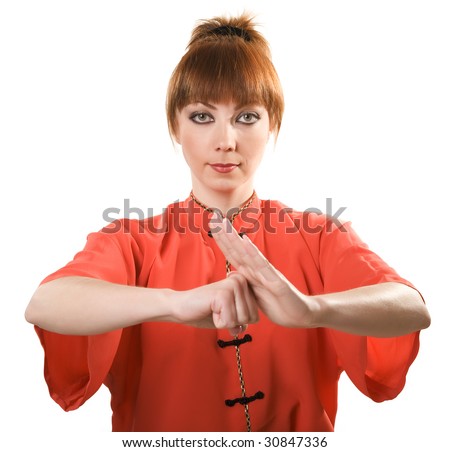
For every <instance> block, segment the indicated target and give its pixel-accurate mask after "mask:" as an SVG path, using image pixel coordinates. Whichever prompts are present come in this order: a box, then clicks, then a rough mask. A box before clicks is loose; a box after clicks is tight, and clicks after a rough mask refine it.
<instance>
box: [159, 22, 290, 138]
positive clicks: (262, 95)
mask: <svg viewBox="0 0 450 452" xmlns="http://www.w3.org/2000/svg"><path fill="white" fill-rule="evenodd" d="M202 101H203V102H210V103H220V102H234V103H236V104H237V105H238V106H244V105H249V104H258V105H263V106H264V107H265V108H266V110H267V111H268V114H269V118H270V126H271V129H272V131H274V132H275V134H278V131H279V129H280V126H281V120H282V117H283V111H284V99H283V91H282V89H281V84H280V80H279V78H278V74H277V72H276V70H275V67H274V66H273V63H272V58H271V54H270V49H269V45H268V43H267V41H266V40H265V38H264V37H263V36H262V35H261V33H259V32H258V31H256V30H255V24H254V22H253V18H251V17H250V16H248V15H247V14H244V15H242V16H239V17H235V18H230V19H226V18H224V17H216V18H213V19H210V20H205V21H201V22H200V23H199V24H198V25H197V26H196V27H195V28H194V30H193V32H192V36H191V40H190V42H189V45H188V47H187V51H186V53H185V54H184V56H183V57H182V59H181V61H180V62H179V63H178V65H177V67H176V68H175V70H174V71H173V73H172V76H171V78H170V81H169V86H168V90H167V99H166V113H167V121H168V125H169V131H170V134H171V135H172V136H174V135H176V131H177V124H176V114H177V111H180V110H181V109H182V108H183V107H185V106H186V105H188V104H190V103H194V102H202Z"/></svg>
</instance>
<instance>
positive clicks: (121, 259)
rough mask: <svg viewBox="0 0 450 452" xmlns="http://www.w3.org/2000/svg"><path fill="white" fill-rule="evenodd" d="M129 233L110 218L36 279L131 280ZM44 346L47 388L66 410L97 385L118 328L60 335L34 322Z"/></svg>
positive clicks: (132, 253)
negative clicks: (63, 260) (54, 268)
mask: <svg viewBox="0 0 450 452" xmlns="http://www.w3.org/2000/svg"><path fill="white" fill-rule="evenodd" d="M134 248H135V247H134V244H133V238H132V234H130V233H129V232H127V231H124V230H123V228H122V227H119V224H118V223H113V224H111V225H110V226H108V227H106V228H104V229H103V230H102V231H100V232H95V233H92V234H90V235H88V238H87V242H86V245H85V247H84V249H83V250H82V251H81V252H79V253H78V254H76V255H75V257H74V259H73V260H72V261H71V262H69V263H68V264H67V265H66V266H64V267H63V268H61V269H59V270H58V271H56V272H55V273H53V274H51V275H49V276H48V277H47V278H45V279H44V280H43V281H42V283H41V284H44V283H47V282H49V281H52V280H55V279H58V278H61V277H65V276H85V277H90V278H96V279H101V280H104V281H108V282H112V283H117V284H126V285H135V281H136V265H135V262H134V261H135V259H136V255H135V249H134ZM35 329H36V332H37V334H38V336H39V339H40V341H41V344H42V347H43V348H44V354H45V357H44V376H45V380H46V382H47V385H48V388H49V392H50V395H51V397H52V398H53V400H55V401H56V402H57V403H58V404H59V405H60V406H61V408H63V409H64V410H65V411H69V410H74V409H77V408H79V407H80V406H81V405H82V404H83V403H84V402H85V401H86V400H88V399H89V398H90V397H91V396H92V395H93V394H95V392H96V391H97V390H98V389H99V388H100V386H101V385H102V383H103V381H104V380H105V378H106V376H107V374H108V372H109V370H110V368H111V365H112V362H113V360H114V357H115V355H116V351H117V349H118V346H119V343H120V340H121V336H122V330H115V331H111V332H108V333H104V334H99V335H92V336H71V335H62V334H57V333H53V332H49V331H46V330H43V329H42V328H39V327H37V326H36V327H35Z"/></svg>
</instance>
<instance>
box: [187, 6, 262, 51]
mask: <svg viewBox="0 0 450 452" xmlns="http://www.w3.org/2000/svg"><path fill="white" fill-rule="evenodd" d="M255 25H256V24H255V22H254V18H253V17H252V16H251V15H250V14H248V13H244V14H242V15H240V16H238V17H230V18H227V17H214V18H213V19H208V20H202V21H199V23H198V24H197V26H196V27H195V28H194V30H193V31H192V36H191V40H190V42H189V44H188V48H189V47H191V46H193V45H199V44H202V43H204V42H211V41H223V40H228V39H227V38H232V39H233V38H234V37H238V38H242V39H243V40H244V41H246V42H251V43H252V44H256V45H258V44H259V45H260V46H261V48H264V47H265V48H266V49H268V44H267V41H266V40H265V39H264V38H263V36H262V35H261V34H260V33H259V32H258V31H256V30H255Z"/></svg>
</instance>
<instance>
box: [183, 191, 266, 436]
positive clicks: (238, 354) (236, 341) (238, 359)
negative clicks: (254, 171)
mask: <svg viewBox="0 0 450 452" xmlns="http://www.w3.org/2000/svg"><path fill="white" fill-rule="evenodd" d="M255 196H256V193H255V191H253V193H252V195H251V196H250V198H249V199H248V200H247V201H245V202H244V204H243V205H242V206H241V207H240V208H239V209H238V210H236V212H233V214H232V215H231V217H230V218H229V220H230V223H231V224H233V221H234V219H235V218H236V217H237V216H238V215H239V214H240V213H241V212H242V211H243V210H245V209H246V208H247V207H248V206H249V205H250V204H251V203H252V202H253V200H254V199H255ZM190 197H191V199H192V200H193V201H194V202H195V203H196V204H198V205H199V206H200V207H202V208H203V209H205V210H206V211H207V212H214V211H215V209H212V208H211V207H208V206H205V204H203V203H202V202H200V201H199V200H198V199H197V198H196V197H195V196H194V193H193V191H192V190H191V193H190ZM222 216H223V215H222ZM225 270H226V273H227V275H228V274H229V273H230V271H231V264H230V262H229V261H228V259H227V260H226V261H225ZM248 340H251V339H247V336H246V337H245V338H244V339H239V333H238V334H236V335H235V336H234V341H231V342H234V344H235V345H234V347H235V350H236V364H237V370H238V375H239V384H240V387H241V395H242V396H241V402H239V403H241V404H242V405H243V407H244V413H245V420H246V423H247V432H251V431H252V423H251V420H250V412H249V409H248V403H247V400H248V401H250V400H251V399H253V400H254V399H256V398H262V397H263V394H262V393H261V392H258V393H257V394H256V395H255V396H253V397H251V398H248V397H247V395H246V391H245V380H244V372H243V370H242V362H241V352H240V350H239V345H240V344H241V343H244V342H247V341H248ZM221 344H226V342H224V341H219V345H220V346H221V347H223V346H224V345H221ZM242 401H243V402H242ZM225 403H226V405H227V406H233V405H234V404H235V403H236V400H234V401H233V400H226V401H225Z"/></svg>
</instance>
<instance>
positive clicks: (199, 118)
mask: <svg viewBox="0 0 450 452" xmlns="http://www.w3.org/2000/svg"><path fill="white" fill-rule="evenodd" d="M189 119H192V121H194V122H196V123H198V124H204V123H207V122H212V121H213V118H212V117H211V116H210V115H209V114H208V113H201V112H200V113H193V114H192V115H191V116H189Z"/></svg>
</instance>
